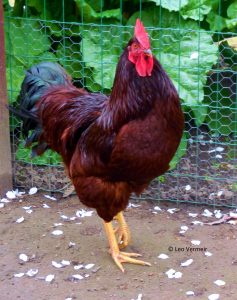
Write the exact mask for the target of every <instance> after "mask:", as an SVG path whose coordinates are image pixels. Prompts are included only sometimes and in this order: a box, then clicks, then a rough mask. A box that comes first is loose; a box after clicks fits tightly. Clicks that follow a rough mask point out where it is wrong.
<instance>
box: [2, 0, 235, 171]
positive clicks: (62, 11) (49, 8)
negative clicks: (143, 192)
mask: <svg viewBox="0 0 237 300" xmlns="http://www.w3.org/2000/svg"><path fill="white" fill-rule="evenodd" d="M4 7H5V36H6V53H7V82H8V90H9V99H10V101H11V102H12V103H14V102H15V101H16V98H17V95H18V93H19V90H20V86H21V82H22V80H23V78H24V71H25V70H26V69H27V68H29V67H30V66H31V65H32V64H35V63H38V62H40V61H46V60H48V61H56V62H59V63H60V64H61V65H63V66H64V67H65V68H66V70H67V71H68V73H70V74H71V76H72V77H73V79H74V81H75V84H76V85H78V86H85V87H86V88H87V89H88V90H90V91H96V92H97V91H102V92H105V93H109V92H110V90H111V87H112V85H113V78H114V74H115V68H116V64H117V61H118V58H119V55H120V54H121V52H122V49H123V47H124V46H125V45H126V42H127V41H128V39H129V38H130V37H131V35H132V33H133V26H134V23H135V20H136V18H137V17H140V18H141V19H142V21H143V22H144V25H145V26H146V27H147V29H148V32H149V35H150V37H151V45H152V50H153V53H154V54H155V55H156V57H157V58H158V59H159V60H160V61H161V63H162V64H163V66H164V68H165V69H166V70H167V72H168V74H169V75H170V77H171V79H172V80H173V82H174V84H175V86H176V88H177V90H178V91H179V95H180V98H181V100H182V104H183V109H184V111H185V113H186V119H187V120H188V121H191V120H192V122H194V123H195V126H196V127H199V126H201V125H202V124H205V125H207V126H208V128H209V130H210V131H211V132H214V133H216V134H223V135H230V134H235V135H237V116H236V114H237V113H236V104H235V101H236V100H235V99H234V98H233V97H232V98H231V96H230V95H228V93H227V94H224V95H223V89H224V88H225V87H223V85H222V83H221V82H218V80H217V81H216V82H214V83H213V82H212V80H211V78H212V76H213V74H214V75H216V74H222V73H223V72H235V71H236V64H237V53H236V51H235V50H234V49H233V48H231V47H230V46H229V45H228V42H220V41H222V40H223V39H228V38H229V37H232V36H235V35H236V32H237V13H236V12H237V0H228V1H227V0H224V1H221V0H199V1H197V0H182V1H176V0H162V1H161V0H146V1H139V0H132V1H126V0H125V1H119V0H115V1H112V0H101V1H92V0H87V1H83V0H67V1H62V2H61V1H58V0H52V1H46V0H45V1H41V0H27V1H25V0H16V3H15V6H14V8H10V7H9V6H8V2H7V1H6V0H5V1H4ZM219 76H220V75H219ZM217 79H218V76H217ZM11 123H12V127H13V128H14V127H16V126H17V122H16V120H15V119H12V120H11ZM186 140H187V134H185V135H184V137H183V141H182V143H181V146H180V148H179V150H178V152H177V155H176V157H175V159H174V161H173V162H172V164H171V165H172V167H175V165H176V163H177V161H178V160H179V158H180V157H182V155H183V154H184V153H185V151H186V147H187V142H186ZM17 158H18V159H21V160H26V161H27V160H28V159H29V152H28V151H26V150H25V149H23V146H22V143H20V147H19V151H18V152H17ZM57 161H58V157H54V158H53V160H51V163H55V162H57ZM46 162H48V160H47V158H44V157H43V158H41V159H40V160H38V161H37V163H43V164H44V163H46Z"/></svg>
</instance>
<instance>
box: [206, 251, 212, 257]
mask: <svg viewBox="0 0 237 300" xmlns="http://www.w3.org/2000/svg"><path fill="white" fill-rule="evenodd" d="M204 255H205V256H212V253H211V252H209V251H206V252H204Z"/></svg>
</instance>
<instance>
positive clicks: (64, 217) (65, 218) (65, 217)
mask: <svg viewBox="0 0 237 300" xmlns="http://www.w3.org/2000/svg"><path fill="white" fill-rule="evenodd" d="M60 218H61V219H63V220H68V219H69V217H68V216H65V215H61V216H60Z"/></svg>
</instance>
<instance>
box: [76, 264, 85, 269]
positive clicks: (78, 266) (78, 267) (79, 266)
mask: <svg viewBox="0 0 237 300" xmlns="http://www.w3.org/2000/svg"><path fill="white" fill-rule="evenodd" d="M83 268H84V266H83V265H76V266H74V270H80V269H83Z"/></svg>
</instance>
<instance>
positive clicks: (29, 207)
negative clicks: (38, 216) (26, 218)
mask: <svg viewBox="0 0 237 300" xmlns="http://www.w3.org/2000/svg"><path fill="white" fill-rule="evenodd" d="M31 207H32V206H23V207H22V208H23V209H24V210H27V209H31Z"/></svg>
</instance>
